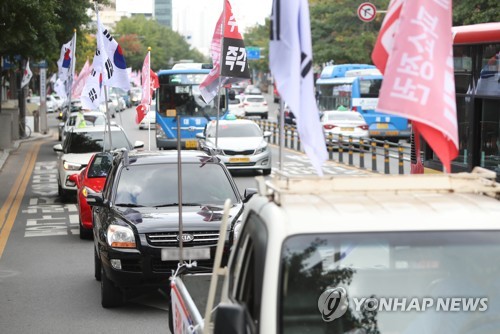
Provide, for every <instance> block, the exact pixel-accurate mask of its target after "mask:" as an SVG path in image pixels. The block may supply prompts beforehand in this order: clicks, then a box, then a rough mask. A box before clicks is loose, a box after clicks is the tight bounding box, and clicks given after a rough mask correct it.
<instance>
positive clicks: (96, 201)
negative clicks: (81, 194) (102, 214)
mask: <svg viewBox="0 0 500 334" xmlns="http://www.w3.org/2000/svg"><path fill="white" fill-rule="evenodd" d="M87 203H88V205H90V206H97V207H109V202H108V201H107V200H105V199H104V195H103V194H102V193H92V194H90V193H89V194H87Z"/></svg>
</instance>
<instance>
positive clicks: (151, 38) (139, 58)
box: [114, 15, 207, 71]
mask: <svg viewBox="0 0 500 334" xmlns="http://www.w3.org/2000/svg"><path fill="white" fill-rule="evenodd" d="M114 33H115V34H116V35H117V36H120V37H119V38H120V41H125V44H124V45H121V46H122V49H123V52H124V55H125V59H126V61H127V66H129V67H132V69H134V70H138V69H141V68H142V64H143V62H144V57H145V56H146V53H147V50H148V47H151V68H152V69H153V70H155V71H156V70H159V69H165V68H169V67H171V60H172V61H173V62H175V61H177V60H180V59H192V60H193V61H195V62H206V61H207V59H206V57H205V56H204V55H203V54H202V53H200V52H199V51H198V50H196V49H192V48H191V46H190V45H189V43H187V42H186V41H185V40H184V38H183V37H182V36H181V35H180V34H178V33H177V32H174V31H172V29H170V28H168V27H165V26H163V25H161V24H159V23H158V22H156V21H154V20H149V19H146V17H144V16H143V15H137V16H133V17H131V18H122V19H121V20H120V21H119V22H118V23H117V24H116V28H115V30H114ZM131 35H134V36H135V37H131Z"/></svg>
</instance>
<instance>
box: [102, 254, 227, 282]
mask: <svg viewBox="0 0 500 334" xmlns="http://www.w3.org/2000/svg"><path fill="white" fill-rule="evenodd" d="M209 248H210V256H211V258H210V260H199V261H197V267H195V268H193V270H192V271H193V272H194V271H196V272H200V273H211V272H212V270H213V263H214V259H215V250H216V246H210V247H209ZM185 249H186V248H185ZM100 255H101V262H102V264H103V268H104V270H105V271H106V276H107V277H108V278H109V279H110V280H111V281H113V282H114V283H115V284H116V285H117V286H119V287H120V288H123V289H127V288H138V287H143V288H158V287H167V286H168V285H169V278H170V277H171V276H172V272H173V271H175V270H176V269H177V265H178V261H162V259H161V248H156V247H142V248H141V250H138V249H123V250H119V249H114V248H110V247H109V248H106V249H101V251H100ZM228 258H229V247H226V248H225V251H224V255H223V264H225V263H227V260H228ZM111 260H120V264H121V269H117V268H114V267H113V266H112V265H111Z"/></svg>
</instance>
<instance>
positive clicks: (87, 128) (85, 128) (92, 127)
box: [71, 124, 123, 133]
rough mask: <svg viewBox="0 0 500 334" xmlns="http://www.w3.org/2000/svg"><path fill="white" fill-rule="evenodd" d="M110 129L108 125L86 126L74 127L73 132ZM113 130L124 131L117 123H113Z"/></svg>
mask: <svg viewBox="0 0 500 334" xmlns="http://www.w3.org/2000/svg"><path fill="white" fill-rule="evenodd" d="M104 131H108V126H107V125H96V126H86V127H84V128H73V129H72V130H71V132H78V133H80V132H104ZM111 131H112V132H113V131H123V129H122V127H120V126H119V125H116V124H111Z"/></svg>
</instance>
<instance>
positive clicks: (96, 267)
mask: <svg viewBox="0 0 500 334" xmlns="http://www.w3.org/2000/svg"><path fill="white" fill-rule="evenodd" d="M94 277H95V280H96V281H100V280H101V260H100V259H99V257H98V256H97V250H96V249H95V246H94Z"/></svg>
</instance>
